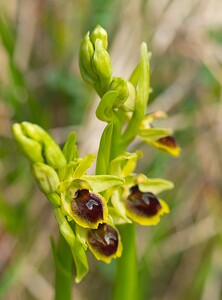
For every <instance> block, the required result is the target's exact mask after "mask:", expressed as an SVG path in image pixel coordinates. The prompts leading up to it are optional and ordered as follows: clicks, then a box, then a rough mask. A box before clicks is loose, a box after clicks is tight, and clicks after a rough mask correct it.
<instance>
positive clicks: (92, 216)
mask: <svg viewBox="0 0 222 300" xmlns="http://www.w3.org/2000/svg"><path fill="white" fill-rule="evenodd" d="M72 210H73V212H74V213H75V214H76V215H78V216H79V217H81V218H82V219H86V220H87V221H89V222H90V223H96V222H97V221H99V220H103V204H102V200H101V199H100V198H99V196H98V195H96V194H93V193H90V192H89V190H86V189H83V190H78V191H77V192H76V194H75V197H74V199H73V201H72Z"/></svg>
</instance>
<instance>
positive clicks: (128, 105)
mask: <svg viewBox="0 0 222 300" xmlns="http://www.w3.org/2000/svg"><path fill="white" fill-rule="evenodd" d="M127 89H128V97H127V99H126V101H125V102H124V103H123V105H122V107H121V108H122V109H123V110H125V111H134V109H135V101H136V90H135V87H134V86H133V85H132V83H131V82H129V81H127Z"/></svg>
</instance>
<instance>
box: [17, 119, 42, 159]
mask: <svg viewBox="0 0 222 300" xmlns="http://www.w3.org/2000/svg"><path fill="white" fill-rule="evenodd" d="M12 131H13V134H14V137H15V140H16V142H17V143H18V145H19V147H20V148H21V150H22V151H23V153H24V154H25V156H27V158H28V159H30V160H31V161H32V162H44V158H43V155H42V145H41V144H39V143H38V142H37V141H35V140H33V139H31V138H29V137H27V135H26V132H25V131H24V129H23V128H22V126H21V125H20V124H17V123H16V124H14V125H13V126H12Z"/></svg>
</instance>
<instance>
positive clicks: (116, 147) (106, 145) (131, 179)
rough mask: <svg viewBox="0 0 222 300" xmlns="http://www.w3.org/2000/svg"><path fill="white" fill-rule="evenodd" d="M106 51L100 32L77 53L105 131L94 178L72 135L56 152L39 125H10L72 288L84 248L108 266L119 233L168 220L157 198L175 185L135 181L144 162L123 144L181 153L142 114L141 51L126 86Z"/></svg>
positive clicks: (145, 90) (144, 79)
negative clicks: (66, 260)
mask: <svg viewBox="0 0 222 300" xmlns="http://www.w3.org/2000/svg"><path fill="white" fill-rule="evenodd" d="M107 48H108V38H107V33H106V31H105V30H104V29H103V28H102V27H101V26H97V27H96V28H95V29H94V31H93V32H92V33H91V34H90V33H89V32H88V33H87V34H86V36H85V37H84V38H83V40H82V42H81V47H80V61H79V64H80V71H81V75H82V77H83V79H84V80H85V81H86V82H88V83H89V84H91V85H92V86H93V87H94V88H95V90H96V91H97V93H98V95H99V96H100V97H101V101H100V103H99V105H98V108H97V110H96V115H97V117H98V118H99V119H100V120H102V121H104V122H107V123H108V124H107V126H106V128H105V129H104V132H103V134H102V137H101V140H100V148H99V151H98V155H97V166H96V175H87V170H88V168H89V167H90V166H91V164H92V162H93V161H94V159H95V156H94V155H92V154H88V155H86V156H85V157H84V158H81V157H80V156H79V153H78V149H77V146H76V135H75V133H71V134H70V135H69V136H68V138H67V141H66V143H65V145H64V147H63V149H61V148H60V147H59V146H58V145H57V144H56V143H55V141H54V140H53V139H52V138H51V137H50V136H49V134H48V133H46V132H45V131H44V130H43V129H42V128H41V127H39V126H38V125H35V124H32V123H29V122H22V123H21V124H14V125H13V133H14V136H15V139H16V141H17V143H18V145H19V147H20V148H21V150H22V151H23V152H24V154H25V155H26V156H27V157H28V158H29V160H30V162H31V166H32V171H33V175H34V177H35V179H36V181H37V184H38V186H39V188H40V190H41V191H42V192H43V193H44V194H45V195H46V197H47V199H48V200H49V201H50V203H51V204H52V206H53V210H54V214H55V217H56V219H57V222H58V226H59V229H60V232H61V234H62V235H63V237H64V238H65V240H66V241H67V243H68V244H69V246H70V249H71V251H72V254H73V258H74V261H75V265H76V271H77V274H76V281H77V282H78V281H80V280H81V279H82V278H83V277H84V275H85V274H86V273H87V271H88V263H87V257H86V253H85V252H86V249H87V248H89V249H90V250H91V252H92V253H93V254H94V256H95V257H96V258H97V259H98V260H102V261H104V262H106V263H110V261H111V260H112V259H113V258H118V257H120V256H121V254H122V243H121V237H120V234H119V232H118V229H117V227H116V226H117V225H120V224H125V223H132V222H134V223H136V224H140V225H156V224H158V223H159V221H160V217H161V216H162V215H163V214H165V213H168V212H169V207H168V205H167V204H166V202H165V201H164V200H162V199H160V198H159V197H158V194H159V193H161V192H162V191H164V190H168V189H171V188H172V187H173V184H172V183H171V182H170V181H168V180H164V179H160V178H148V177H147V176H145V175H144V174H136V173H134V170H135V167H136V163H137V160H138V159H139V158H140V157H141V155H142V154H141V152H140V151H136V152H135V153H129V152H126V148H127V146H128V144H129V143H131V142H132V141H133V139H134V138H135V137H136V136H138V137H139V138H141V139H142V140H143V141H145V142H146V143H148V144H149V145H152V146H154V147H156V148H158V149H160V150H164V151H166V152H168V153H169V154H171V155H174V156H177V155H179V152H180V148H179V146H178V145H177V143H176V140H175V138H174V137H173V136H172V132H171V131H170V130H168V129H164V128H155V127H154V125H153V123H154V121H155V119H157V118H162V117H163V116H165V115H164V114H163V113H162V112H156V113H152V114H146V108H147V102H148V96H149V93H150V84H149V58H150V54H149V53H148V51H147V46H146V44H145V43H142V45H141V52H140V55H141V59H140V62H139V64H138V66H137V67H136V68H135V70H134V72H133V73H132V76H131V77H130V79H129V80H125V79H123V78H119V77H113V76H112V67H111V59H110V56H109V53H108V51H107Z"/></svg>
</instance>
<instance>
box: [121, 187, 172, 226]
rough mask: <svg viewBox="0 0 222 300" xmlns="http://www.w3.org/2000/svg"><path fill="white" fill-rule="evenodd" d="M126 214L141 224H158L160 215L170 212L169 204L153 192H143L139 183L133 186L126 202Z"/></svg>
mask: <svg viewBox="0 0 222 300" xmlns="http://www.w3.org/2000/svg"><path fill="white" fill-rule="evenodd" d="M125 207H126V214H127V216H128V217H129V218H130V219H132V220H133V221H134V222H136V223H138V224H141V225H156V224H157V223H159V220H160V216H161V215H162V214H164V213H168V212H169V208H168V206H167V204H166V203H165V202H164V201H162V200H159V199H158V198H157V197H156V196H155V195H154V194H153V193H150V192H141V191H140V190H139V187H138V185H135V186H133V187H131V189H130V194H129V196H128V197H127V199H126V202H125Z"/></svg>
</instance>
